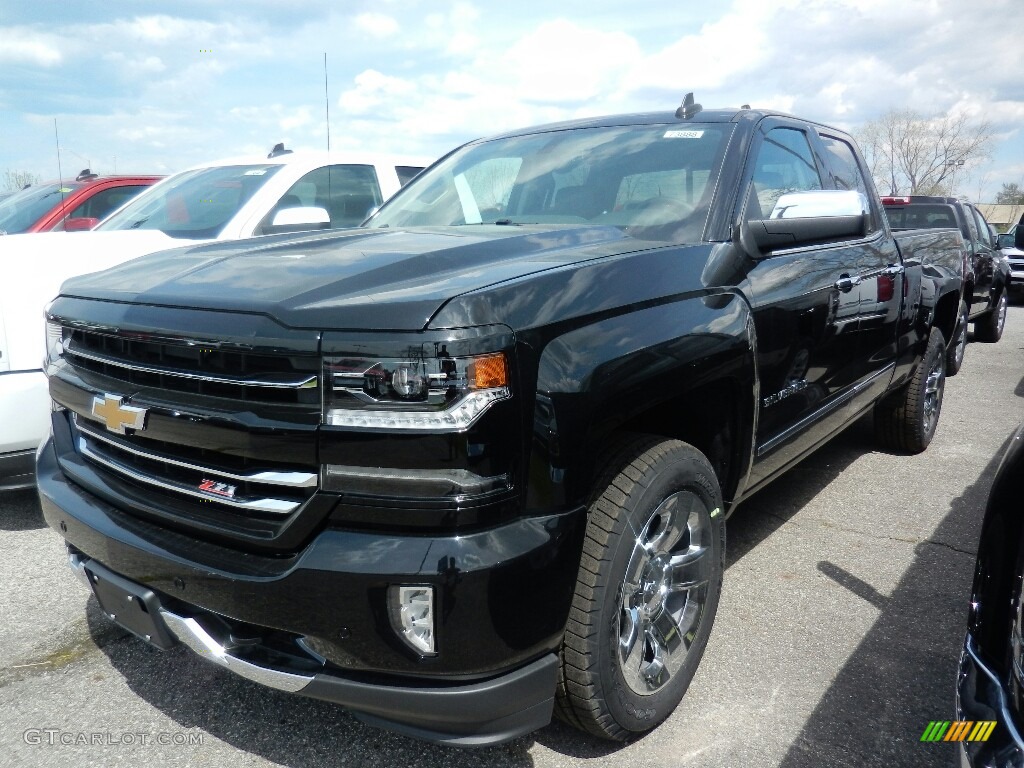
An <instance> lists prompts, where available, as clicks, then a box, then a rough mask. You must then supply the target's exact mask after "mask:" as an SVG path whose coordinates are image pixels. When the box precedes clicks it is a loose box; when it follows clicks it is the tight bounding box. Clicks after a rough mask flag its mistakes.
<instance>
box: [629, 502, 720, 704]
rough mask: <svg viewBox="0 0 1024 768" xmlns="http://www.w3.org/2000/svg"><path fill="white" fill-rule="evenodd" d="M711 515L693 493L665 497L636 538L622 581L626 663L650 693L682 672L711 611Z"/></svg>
mask: <svg viewBox="0 0 1024 768" xmlns="http://www.w3.org/2000/svg"><path fill="white" fill-rule="evenodd" d="M711 527H712V526H711V517H710V515H709V512H708V510H707V508H706V507H705V505H704V503H703V502H702V500H701V499H700V498H699V497H698V496H696V495H694V494H693V493H691V492H689V491H680V492H678V493H674V494H672V495H671V496H669V497H668V498H667V499H665V500H664V501H663V502H662V503H661V504H660V505H659V506H658V508H657V509H655V510H654V514H653V515H652V516H651V518H650V519H649V520H648V521H647V524H646V525H645V526H644V527H643V529H642V530H641V531H640V533H639V535H638V536H637V537H636V540H635V541H634V543H633V552H632V554H631V555H630V559H629V564H628V565H627V566H626V573H625V579H624V580H623V583H622V608H621V610H620V612H619V647H618V653H619V665H620V667H621V669H622V675H623V677H624V678H625V681H626V684H627V685H628V686H629V687H630V689H632V690H633V691H634V692H636V693H638V694H641V695H644V696H646V695H648V694H651V693H654V692H655V691H659V690H661V689H662V688H663V687H664V686H665V685H667V684H668V683H669V681H670V680H671V679H672V677H673V676H674V675H676V674H678V672H679V669H680V668H681V666H682V664H683V662H684V661H685V659H686V654H687V653H688V651H689V650H690V648H691V646H692V645H693V640H694V638H695V637H696V634H697V629H698V628H699V627H700V622H701V619H702V618H703V617H704V606H705V603H706V602H707V596H708V579H709V578H710V576H711V572H712V570H713V566H712V563H711V560H712V558H713V557H714V553H713V551H712V541H711Z"/></svg>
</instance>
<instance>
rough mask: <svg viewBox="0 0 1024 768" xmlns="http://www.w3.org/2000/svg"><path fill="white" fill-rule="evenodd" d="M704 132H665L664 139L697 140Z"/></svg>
mask: <svg viewBox="0 0 1024 768" xmlns="http://www.w3.org/2000/svg"><path fill="white" fill-rule="evenodd" d="M703 135H704V131H665V136H664V138H666V139H699V138H700V137H701V136H703Z"/></svg>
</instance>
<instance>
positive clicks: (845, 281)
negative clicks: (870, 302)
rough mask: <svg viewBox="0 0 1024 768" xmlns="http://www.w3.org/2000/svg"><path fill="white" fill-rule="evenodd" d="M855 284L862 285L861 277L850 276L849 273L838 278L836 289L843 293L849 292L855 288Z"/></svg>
mask: <svg viewBox="0 0 1024 768" xmlns="http://www.w3.org/2000/svg"><path fill="white" fill-rule="evenodd" d="M855 285H860V277H850V276H849V275H843V276H842V277H840V278H839V279H838V280H836V289H837V290H840V291H842V292H843V293H849V292H850V291H852V290H853V287H854V286H855Z"/></svg>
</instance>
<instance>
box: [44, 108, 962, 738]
mask: <svg viewBox="0 0 1024 768" xmlns="http://www.w3.org/2000/svg"><path fill="white" fill-rule="evenodd" d="M952 235H955V233H952ZM950 237H951V233H949V232H948V231H947V232H943V231H941V230H933V231H930V232H928V233H924V234H921V233H911V234H908V235H906V236H900V238H899V239H897V238H894V236H893V235H892V234H891V233H890V230H889V228H888V224H887V222H886V218H885V215H884V213H883V211H882V208H881V204H880V200H879V198H878V196H877V194H876V193H875V191H874V188H873V186H872V184H871V181H870V177H869V176H868V175H867V174H866V173H865V172H864V163H863V160H862V159H861V157H860V155H859V152H858V150H857V149H856V146H855V144H854V142H853V141H852V140H851V139H850V137H849V136H847V135H845V134H843V133H842V132H840V131H838V130H835V129H832V128H828V127H826V126H823V125H818V124H815V123H811V122H808V121H805V120H801V119H797V118H794V117H790V116H786V115H781V114H773V113H764V112H759V111H753V110H749V109H742V110H738V111H737V110H729V111H712V110H705V111H700V109H699V106H696V105H693V104H692V103H691V102H690V100H687V102H684V106H682V107H680V109H679V110H677V112H676V113H675V114H673V113H672V112H666V113H658V114H639V115H626V116H619V117H612V118H602V119H588V120H580V121H576V122H569V123H563V124H558V125H549V126H544V127H541V128H534V129H529V130H523V131H517V132H514V133H509V134H506V135H503V136H499V137H496V138H491V139H486V140H479V141H475V142H472V143H469V144H467V145H465V146H463V147H461V148H460V149H458V150H456V151H454V152H452V153H451V154H449V155H448V156H446V157H445V158H443V159H442V160H440V161H438V163H436V164H435V165H434V166H433V167H431V168H430V169H428V170H426V171H424V172H423V173H422V174H421V175H420V176H419V177H418V178H417V179H416V180H415V181H413V182H412V183H411V184H410V185H409V186H408V187H406V189H405V190H403V192H401V193H399V194H398V195H397V196H396V197H395V198H394V200H393V201H392V202H389V203H388V204H387V205H385V206H384V207H383V208H382V209H381V210H380V211H378V212H377V213H376V214H374V215H373V216H372V217H371V218H370V219H369V220H368V221H367V222H366V224H365V225H364V228H362V229H359V230H354V231H351V232H346V233H337V232H330V233H313V234H309V233H307V234H303V235H299V236H296V235H285V236H277V235H275V236H268V237H264V238H259V239H254V240H248V241H240V242H233V243H224V244H216V245H208V246H201V247H194V248H191V249H179V250H176V251H172V252H166V253H162V254H154V255H150V256H147V257H143V258H142V259H138V260H136V261H134V262H130V263H128V264H125V265H122V266H120V267H117V268H115V269H112V270H108V271H106V272H101V273H96V274H93V275H89V276H84V277H80V278H76V279H74V280H71V281H69V282H67V283H66V284H65V285H64V286H63V288H62V290H61V294H60V296H59V297H57V299H56V300H55V301H54V302H53V303H52V304H51V305H50V307H49V308H48V314H47V328H46V332H47V349H48V352H47V355H48V357H47V374H48V376H49V381H50V392H51V394H52V398H53V403H54V405H53V413H52V426H53V433H52V437H50V438H49V439H48V440H46V441H45V443H44V444H43V445H42V446H41V447H40V449H39V452H38V459H37V469H38V484H39V493H40V496H41V500H42V506H43V510H44V514H45V517H46V520H47V522H48V523H49V525H50V526H52V527H53V528H54V529H56V530H58V531H60V533H61V535H63V536H64V537H65V539H66V540H67V545H68V550H69V555H70V561H71V564H72V565H73V567H74V568H75V569H76V571H77V573H78V575H79V576H80V577H81V578H82V579H83V580H84V581H85V582H87V583H88V584H89V586H90V588H91V589H92V591H93V593H94V595H95V598H96V600H97V601H98V603H99V605H100V606H101V608H102V609H103V611H104V612H105V613H106V614H108V615H109V616H110V618H111V619H113V620H114V621H116V622H118V623H120V624H121V625H122V626H124V627H125V628H127V629H129V630H131V631H132V632H134V633H135V634H137V635H139V636H140V637H142V638H144V639H145V640H147V641H149V642H150V643H152V644H154V645H156V646H158V647H160V648H169V647H171V646H172V645H174V644H176V643H178V642H181V643H184V644H186V645H187V646H189V647H191V648H192V649H194V650H196V651H197V652H199V653H201V654H202V655H203V657H204V658H206V659H208V660H209V661H211V662H214V663H216V664H219V665H221V666H223V667H226V668H227V669H229V670H232V671H234V672H236V673H238V674H240V675H243V676H245V677H247V678H249V679H251V680H255V681H257V682H260V683H262V684H265V685H268V686H272V687H274V688H277V689H281V690H285V691H292V692H296V693H301V694H303V695H306V696H312V697H316V698H321V699H326V700H330V701H333V702H337V703H339V704H341V705H344V706H345V707H347V708H349V709H350V710H351V711H352V712H353V713H354V714H355V715H356V716H358V717H359V718H361V719H363V720H365V721H367V722H370V723H373V724H376V725H381V726H384V727H387V728H391V729H394V730H397V731H400V732H402V733H406V734H409V735H412V736H416V737H420V738H425V739H431V740H435V741H440V742H444V743H449V744H459V745H467V746H468V745H483V744H493V743H498V742H501V741H503V740H507V739H510V738H513V737H515V736H517V735H520V734H524V733H527V732H529V731H531V730H533V729H536V728H539V727H541V726H543V725H545V724H546V723H547V722H548V721H549V719H550V718H551V716H552V711H553V710H554V711H555V713H556V714H557V715H558V716H560V717H561V718H563V719H565V720H566V721H568V722H570V723H572V724H574V725H576V726H578V727H580V728H582V729H584V730H586V731H587V732H589V733H592V734H595V735H598V736H602V737H606V738H611V739H624V738H627V737H629V736H630V735H631V734H635V733H638V732H644V731H647V730H649V729H651V728H653V727H654V726H655V725H657V724H658V723H659V722H661V721H662V720H663V719H664V718H666V717H667V716H668V715H669V714H670V713H671V712H672V710H673V709H674V707H675V706H676V704H677V703H678V702H679V700H680V699H681V697H682V696H683V693H684V692H685V690H686V688H687V686H688V684H689V683H690V680H691V679H692V677H693V675H694V672H695V670H696V668H697V665H698V663H699V661H700V658H701V655H702V653H703V650H704V648H705V645H706V643H707V640H708V636H709V633H710V632H711V626H712V622H713V621H714V617H715V613H716V609H717V607H718V602H719V595H720V592H721V586H722V578H723V572H724V555H725V521H726V519H727V517H728V516H729V514H730V513H731V512H732V511H733V510H734V509H736V505H737V504H739V503H740V502H741V501H742V500H743V499H745V498H746V497H748V496H750V494H752V493H753V492H755V491H756V490H758V489H759V488H762V487H763V486H765V485H766V484H767V483H768V482H770V481H771V480H773V479H774V478H776V477H778V476H780V475H781V474H782V473H783V472H785V471H786V470H787V469H789V468H790V467H792V466H793V465H794V464H796V463H797V462H798V461H800V460H801V459H802V458H803V457H805V456H807V455H808V454H809V453H810V452H811V451H813V450H814V449H815V448H817V447H818V446H820V445H822V444H823V443H824V442H825V441H827V440H828V439H830V438H831V437H833V436H835V435H836V434H837V433H838V432H839V431H840V430H842V429H843V428H844V427H846V426H848V425H849V424H851V423H852V422H853V421H854V420H856V419H858V417H860V416H861V415H862V414H865V413H866V412H868V411H869V410H871V409H873V410H874V419H875V424H876V428H877V433H878V437H879V439H880V441H881V443H882V444H883V446H885V447H887V448H888V449H892V450H896V451H902V452H916V451H921V450H923V449H924V448H925V447H926V446H927V445H928V443H929V441H930V440H931V438H932V435H933V434H934V431H935V428H936V424H937V421H938V418H939V412H940V408H941V405H942V393H943V384H944V376H945V364H944V361H945V352H946V341H945V340H946V339H947V338H951V337H952V332H953V330H954V328H955V324H956V320H957V309H958V306H959V302H960V294H961V291H962V287H963V275H962V263H961V261H962V259H961V254H960V252H959V251H958V248H959V242H958V239H957V240H950ZM957 237H958V236H957ZM784 619H785V617H782V618H781V619H780V620H784Z"/></svg>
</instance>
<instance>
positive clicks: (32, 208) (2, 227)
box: [0, 182, 82, 235]
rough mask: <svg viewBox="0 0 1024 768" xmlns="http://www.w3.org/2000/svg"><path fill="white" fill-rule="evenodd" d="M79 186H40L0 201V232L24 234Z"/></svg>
mask: <svg viewBox="0 0 1024 768" xmlns="http://www.w3.org/2000/svg"><path fill="white" fill-rule="evenodd" d="M81 186H82V185H81V184H76V183H74V182H66V183H64V184H61V183H59V182H54V183H52V184H40V185H38V186H35V187H29V188H28V189H23V190H21V191H20V192H15V193H14V194H13V195H11V196H10V197H7V198H4V199H3V200H0V232H2V233H3V234H5V235H16V234H18V233H19V232H24V231H25V230H26V229H28V228H29V227H31V226H32V225H33V224H35V223H36V222H37V221H39V219H41V218H42V217H43V216H45V215H46V214H47V213H49V212H50V211H51V210H52V209H53V208H56V207H57V206H58V205H60V203H61V200H62V199H63V198H65V197H67V196H68V195H69V194H71V193H72V192H74V191H75V190H76V189H78V188H79V187H81Z"/></svg>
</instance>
